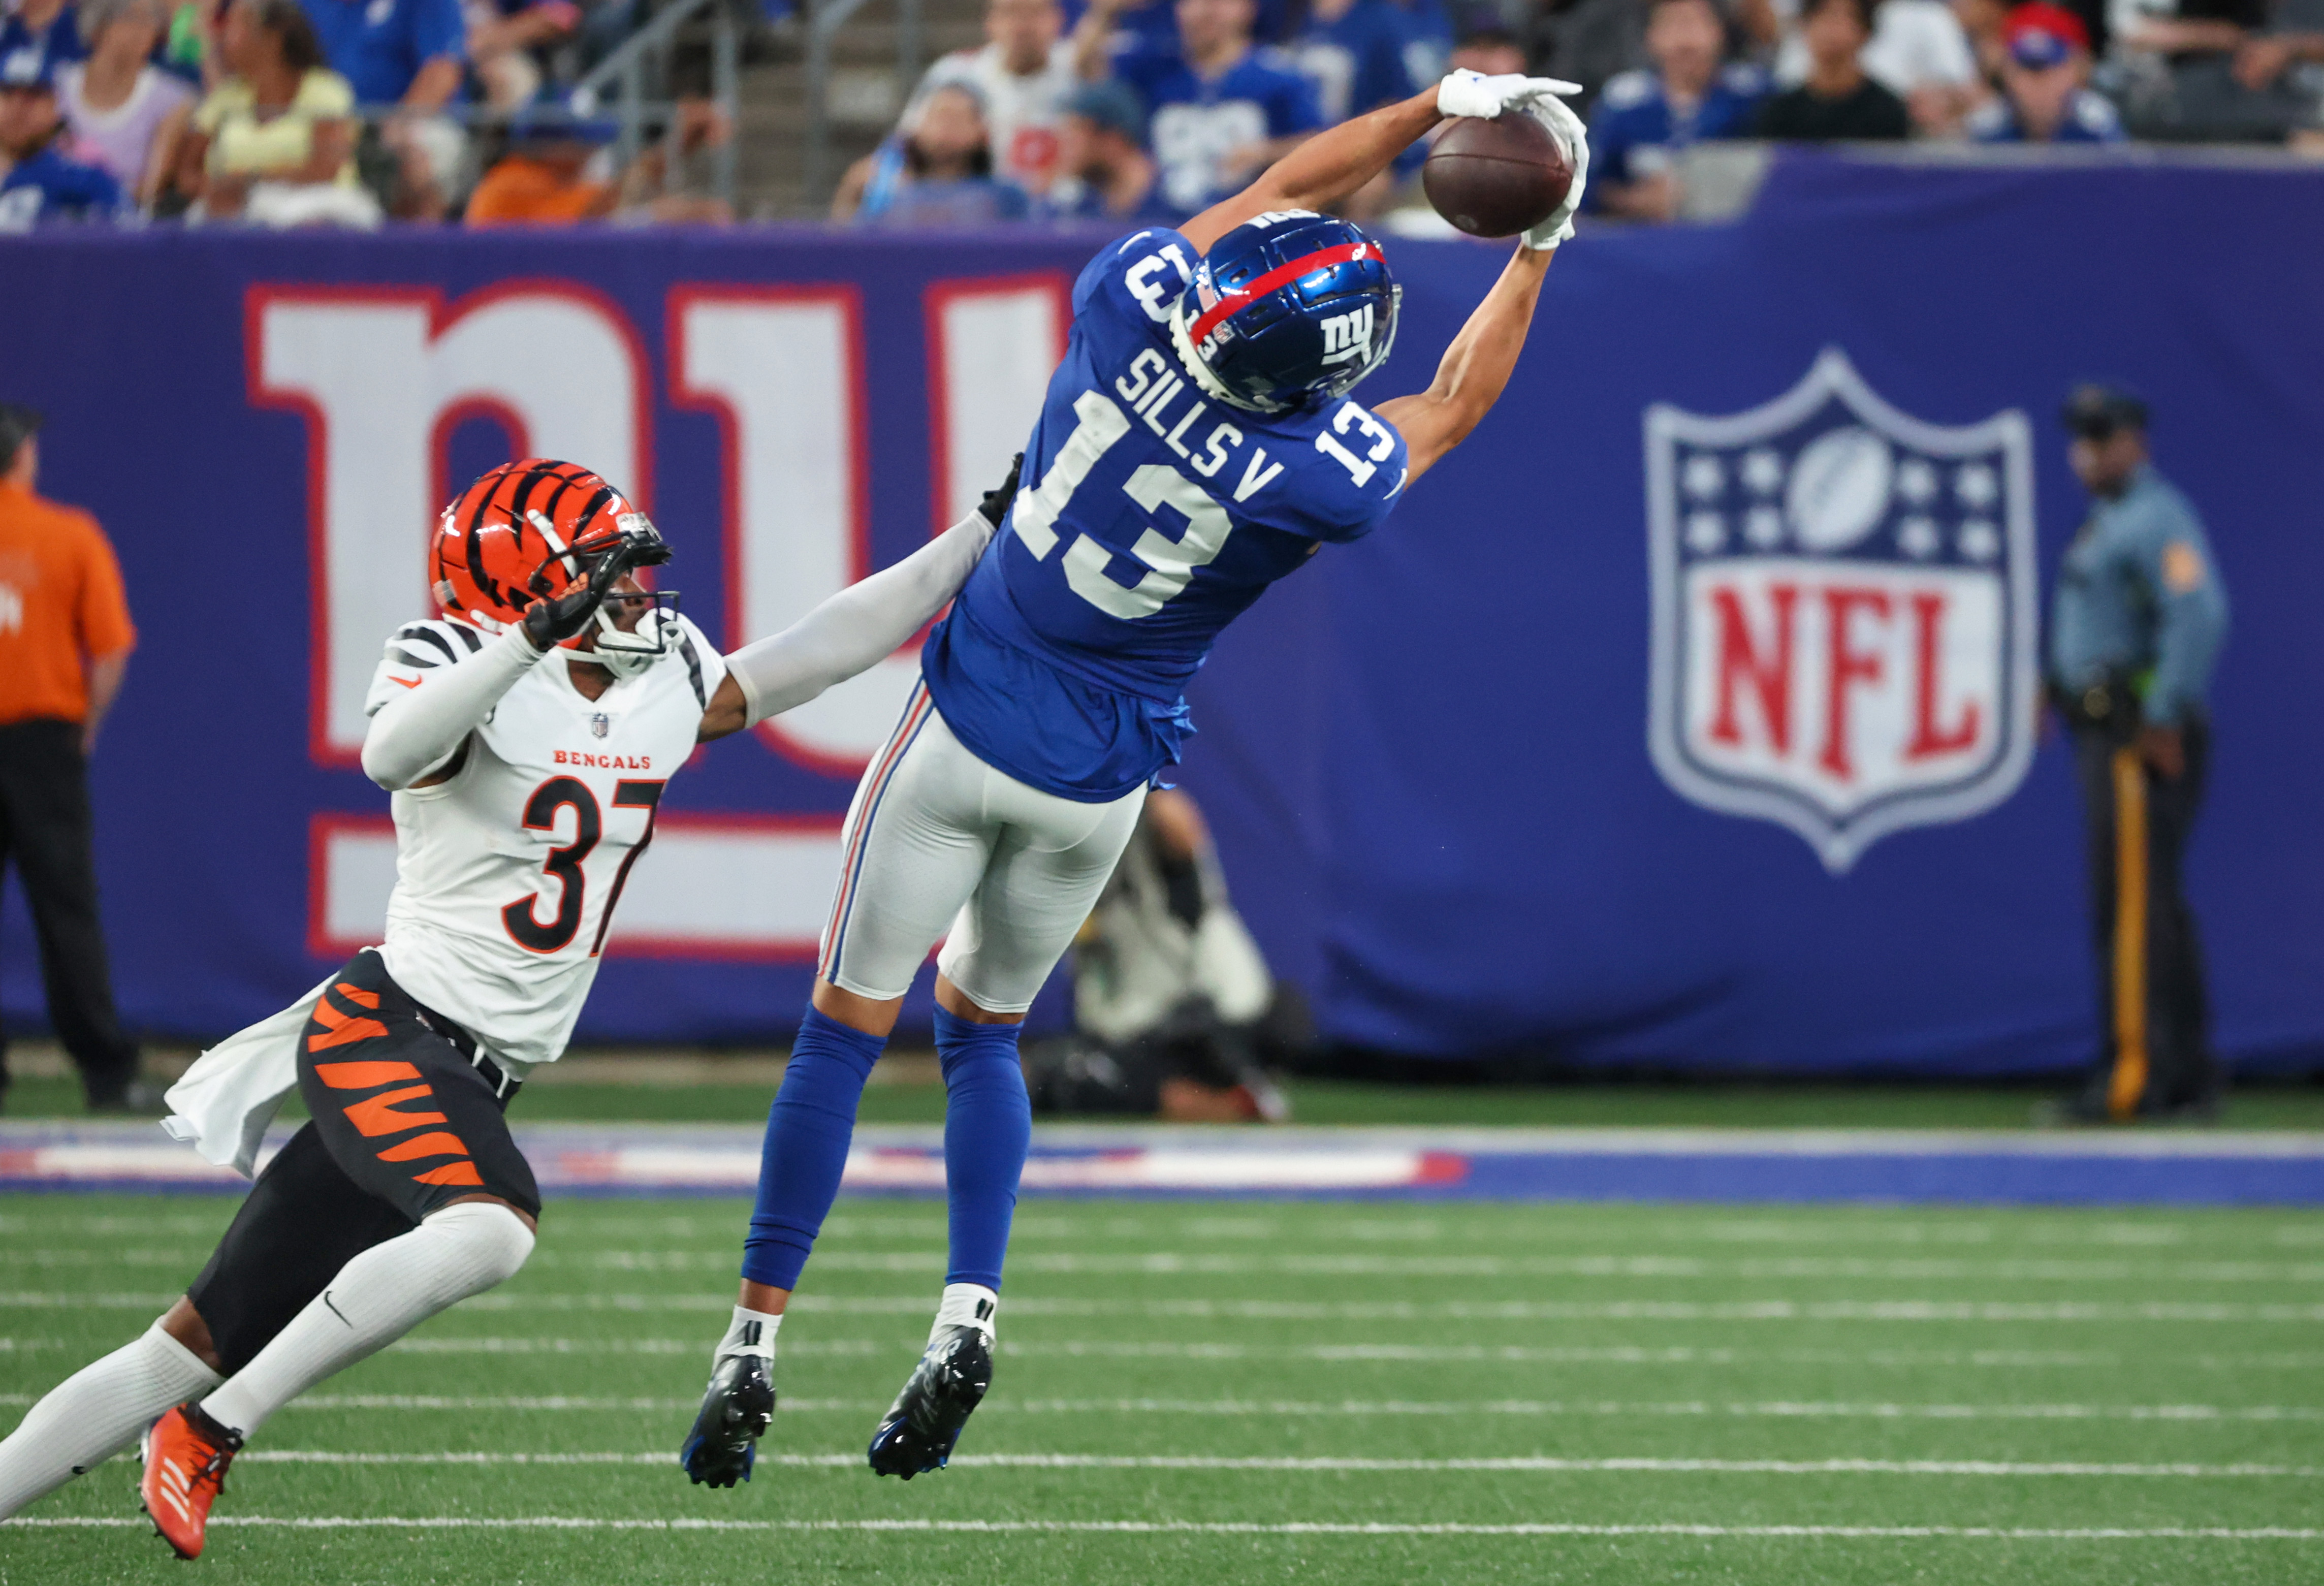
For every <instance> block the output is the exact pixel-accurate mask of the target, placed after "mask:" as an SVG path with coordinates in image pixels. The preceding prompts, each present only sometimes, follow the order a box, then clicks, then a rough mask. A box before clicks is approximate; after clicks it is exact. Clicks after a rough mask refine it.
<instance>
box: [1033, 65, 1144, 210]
mask: <svg viewBox="0 0 2324 1586" xmlns="http://www.w3.org/2000/svg"><path fill="white" fill-rule="evenodd" d="M1158 174H1159V173H1158V172H1157V171H1156V170H1155V167H1154V161H1152V160H1150V159H1148V157H1147V153H1146V115H1145V112H1144V111H1143V110H1142V109H1141V108H1140V107H1139V103H1138V96H1137V95H1136V94H1135V93H1133V92H1131V91H1130V88H1129V87H1128V86H1127V85H1126V84H1123V83H1115V82H1104V83H1084V84H1083V85H1082V86H1081V87H1080V88H1076V89H1075V90H1074V94H1073V97H1071V98H1069V99H1067V100H1066V101H1065V136H1064V137H1063V139H1062V140H1060V143H1059V145H1058V152H1057V179H1056V181H1054V182H1052V183H1050V184H1049V191H1048V193H1047V197H1046V198H1044V199H1043V201H1042V205H1041V213H1042V214H1043V215H1044V216H1045V217H1048V218H1050V219H1055V220H1093V221H1094V220H1102V221H1105V222H1107V223H1108V224H1110V225H1112V226H1139V225H1147V224H1152V223H1157V222H1158V223H1161V224H1164V225H1167V224H1168V222H1169V220H1170V218H1171V214H1170V211H1169V210H1168V209H1167V207H1164V205H1163V203H1162V200H1161V198H1160V195H1158V194H1157V192H1156V191H1155V184H1156V178H1157V175H1158Z"/></svg>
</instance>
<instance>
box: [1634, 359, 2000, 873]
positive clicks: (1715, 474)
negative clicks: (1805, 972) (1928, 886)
mask: <svg viewBox="0 0 2324 1586" xmlns="http://www.w3.org/2000/svg"><path fill="white" fill-rule="evenodd" d="M1646 502H1647V513H1648V518H1649V524H1648V527H1649V532H1650V535H1651V539H1652V543H1653V561H1654V661H1653V678H1652V692H1651V698H1652V705H1651V713H1652V719H1651V722H1650V724H1649V729H1648V739H1649V742H1650V745H1651V748H1652V751H1653V754H1654V759H1655V768H1656V769H1657V770H1660V771H1661V772H1662V775H1663V779H1664V780H1665V781H1666V782H1668V783H1669V784H1670V785H1671V787H1672V788H1674V789H1676V790H1677V791H1678V792H1679V793H1680V794H1681V795H1682V796H1683V797H1684V798H1690V799H1692V800H1693V801H1694V802H1695V803H1697V804H1700V805H1702V806H1704V807H1707V808H1711V809H1716V810H1720V811H1722V812H1724V813H1727V814H1729V815H1742V816H1757V817H1758V818H1760V819H1762V820H1772V821H1778V822H1781V823H1782V824H1783V825H1787V826H1789V827H1790V828H1791V829H1792V830H1794V832H1797V833H1798V834H1800V835H1801V836H1802V837H1804V838H1805V839H1807V842H1808V844H1809V845H1810V846H1812V848H1814V849H1815V851H1816V853H1817V854H1818V855H1819V856H1820V857H1821V859H1822V861H1823V862H1824V864H1825V866H1826V868H1828V869H1829V870H1831V871H1832V872H1833V873H1834V874H1838V873H1840V872H1841V871H1846V870H1847V869H1848V868H1849V866H1850V865H1852V864H1854V863H1855V862H1856V861H1857V859H1858V856H1859V855H1861V854H1862V853H1863V852H1864V851H1865V849H1867V848H1868V847H1869V846H1871V844H1873V843H1874V842H1875V841H1877V839H1879V838H1881V837H1883V836H1886V834H1889V833H1890V832H1894V831H1898V830H1900V829H1902V828H1904V827H1905V826H1914V825H1935V824H1937V823H1940V822H1944V821H1956V820H1960V819H1963V818H1965V817H1967V816H1972V815H1976V814H1978V813H1980V812H1981V811H1984V810H1987V809H1990V808H1991V807H1993V806H1995V805H1997V804H1998V803H2000V802H2001V801H2002V800H2003V799H2005V798H2008V797H2009V795H2010V794H2011V793H2013V792H2014V791H2015V790H2016V788H2017V785H2018V783H2019V782H2021V781H2023V780H2024V777H2025V770H2026V766H2027V764H2028V762H2029V761H2031V759H2032V757H2033V709H2032V705H2031V701H2032V698H2033V689H2034V687H2035V657H2034V643H2035V639H2034V598H2035V582H2034V571H2033V459H2032V441H2031V434H2030V430H2029V429H2028V427H2027V424H2026V420H2025V415H2024V413H2023V412H2020V411H2017V410H2011V411H2008V412H2004V413H1997V414H1995V415H1994V416H1993V417H1992V418H1990V419H1987V420H1985V421H1984V422H1983V423H1981V424H1972V425H1968V426H1965V427H1963V428H1960V429H1953V428H1948V427H1946V426H1942V425H1937V424H1928V423H1923V421H1922V420H1918V419H1915V418H1913V417H1912V416H1910V415H1909V414H1906V413H1903V412H1899V411H1898V410H1896V409H1895V408H1893V407H1891V406H1889V405H1888V403H1886V401H1882V400H1881V399H1880V398H1879V397H1878V396H1877V395H1876V394H1874V392H1873V391H1872V389H1871V387H1869V386H1867V385H1866V384H1865V383H1864V381H1863V378H1862V377H1861V376H1860V375H1858V373H1856V370H1855V368H1854V367H1853V366H1852V365H1851V364H1849V361H1848V356H1847V355H1846V354H1844V353H1842V352H1840V350H1839V349H1838V348H1831V349H1827V350H1826V351H1825V353H1824V354H1823V355H1822V356H1821V357H1820V358H1818V359H1817V360H1816V363H1815V366H1814V367H1813V368H1812V369H1810V370H1809V371H1808V373H1807V378H1805V379H1804V380H1803V381H1801V382H1800V383H1799V384H1798V385H1797V386H1795V387H1794V388H1793V389H1792V390H1791V391H1790V392H1786V393H1784V395H1782V396H1780V397H1777V398H1776V399H1775V401H1771V402H1768V403H1766V405H1765V406H1763V407H1758V408H1754V409H1753V410H1750V411H1749V412H1747V413H1737V414H1734V415H1732V416H1730V417H1726V418H1706V417H1704V416H1702V415H1701V414H1698V413H1687V412H1682V411H1680V410H1678V409H1676V408H1671V407H1665V406H1660V405H1657V406H1655V407H1653V408H1650V409H1648V410H1646Z"/></svg>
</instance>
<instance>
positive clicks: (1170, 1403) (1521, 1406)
mask: <svg viewBox="0 0 2324 1586" xmlns="http://www.w3.org/2000/svg"><path fill="white" fill-rule="evenodd" d="M34 1397H35V1396H33V1395H32V1394H23V1393H12V1394H0V1404H8V1405H29V1404H31V1403H32V1402H33V1399H34ZM699 1404H700V1401H699V1399H697V1398H674V1397H652V1396H638V1397H609V1396H602V1395H589V1394H401V1393H377V1394H363V1393H321V1394H309V1395H308V1396H306V1397H303V1398H299V1399H294V1400H292V1401H291V1404H289V1405H288V1406H284V1410H283V1412H282V1413H284V1414H288V1413H289V1412H291V1411H292V1410H306V1411H318V1410H464V1411H482V1410H531V1411H554V1412H571V1413H576V1414H588V1415H594V1414H598V1413H601V1412H604V1411H608V1410H646V1411H665V1410H667V1411H673V1412H674V1411H679V1410H691V1409H695V1408H697V1407H698V1406H699ZM781 1407H782V1408H783V1409H784V1410H785V1411H786V1412H788V1413H790V1414H793V1415H808V1414H816V1413H830V1414H844V1415H857V1414H876V1413H878V1412H879V1411H880V1410H881V1409H883V1408H884V1407H885V1405H884V1403H883V1402H882V1401H880V1400H875V1399H868V1398H867V1399H852V1398H785V1399H784V1400H783V1401H782V1405H781ZM979 1414H980V1415H982V1416H984V1417H987V1418H991V1417H994V1416H999V1415H1012V1414H1015V1415H1117V1416H1148V1415H1201V1416H1212V1415H1216V1416H1226V1417H1238V1416H1253V1417H1283V1416H1302V1417H1309V1416H1349V1417H1365V1416H1378V1417H1385V1418H1400V1417H1406V1416H1439V1415H1443V1416H1511V1417H1523V1418H1538V1419H1548V1418H1562V1417H1570V1416H1588V1417H1593V1418H1611V1419H1621V1418H1638V1417H1655V1418H1661V1417H1668V1416H1686V1417H1696V1416H1702V1417H1731V1418H1747V1417H1748V1418H1754V1419H1759V1418H1767V1419H1780V1420H1877V1421H1916V1420H1931V1421H2138V1422H2189V1423H2201V1424H2224V1423H2234V1422H2244V1421H2251V1422H2266V1423H2273V1422H2316V1421H2324V1406H2314V1405H2183V1404H2182V1405H2169V1404H2165V1405H2120V1404H1997V1405H1971V1404H1877V1403H1860V1404H1849V1403H1837V1402H1818V1401H1814V1400H1768V1401H1761V1402H1757V1403H1740V1402H1738V1403H1728V1404H1720V1403H1716V1402H1712V1401H1709V1400H1674V1401H1666V1402H1650V1401H1640V1402H1621V1401H1613V1400H1605V1401H1597V1402H1589V1401H1578V1400H1576V1401H1567V1400H1558V1399H1455V1400H1434V1401H1431V1400H1417V1399H1342V1400H1336V1401H1334V1400H1326V1399H1257V1398H1251V1399H1240V1398H1221V1399H1201V1398H1052V1399H1039V1398H1012V1397H995V1398H991V1399H988V1400H986V1401H985V1404H984V1406H983V1407H982V1410H981V1411H980V1412H979Z"/></svg>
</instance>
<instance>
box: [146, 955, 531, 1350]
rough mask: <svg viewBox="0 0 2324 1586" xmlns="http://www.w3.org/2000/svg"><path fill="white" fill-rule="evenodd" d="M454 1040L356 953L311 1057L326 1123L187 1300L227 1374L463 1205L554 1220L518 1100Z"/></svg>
mask: <svg viewBox="0 0 2324 1586" xmlns="http://www.w3.org/2000/svg"><path fill="white" fill-rule="evenodd" d="M431 1018H434V1019H435V1022H434V1023H433V1024H432V1025H431V1023H430V1022H429V1020H430V1019H431ZM450 1028H451V1027H449V1026H447V1025H445V1023H444V1021H443V1020H442V1019H440V1018H435V1016H431V1015H429V1014H428V1013H427V1011H426V1010H423V1009H422V1008H421V1007H420V1004H419V1003H417V1002H415V1001H414V1000H412V999H411V997H410V995H409V994H408V993H407V992H406V991H404V990H403V988H402V987H401V986H399V985H397V984H396V983H395V982H394V981H393V980H392V979H391V978H389V976H388V973H387V970H386V967H385V965H383V964H381V962H380V960H379V955H378V954H375V953H370V952H365V953H360V954H356V955H355V958H354V960H352V961H351V962H350V963H349V964H347V966H346V969H345V970H343V971H342V972H341V973H339V975H338V976H337V978H336V979H335V980H334V981H333V982H332V983H331V985H330V988H329V989H328V990H327V991H325V992H324V993H323V995H322V997H321V998H320V999H319V1000H318V1001H317V1002H316V1004H315V1007H314V1010H313V1011H312V1012H311V1013H310V1014H309V1016H308V1020H307V1028H306V1029H305V1030H304V1031H303V1032H302V1033H301V1035H300V1055H299V1093H300V1097H301V1099H302V1100H304V1101H305V1102H306V1104H307V1111H308V1112H309V1114H310V1115H311V1117H312V1120H313V1121H311V1122H309V1124H307V1126H306V1127H304V1128H303V1129H301V1130H299V1132H298V1133H297V1134H295V1135H293V1136H292V1137H291V1141H290V1143H289V1144H288V1145H287V1146H285V1147H284V1148H282V1150H281V1152H280V1153H278V1154H277V1155H276V1157H274V1159H273V1160H272V1162H270V1163H269V1164H268V1165H267V1167H266V1170H265V1171H264V1172H263V1173H262V1174H260V1175H259V1176H258V1182H257V1183H256V1184H255V1185H253V1186H252V1188H251V1192H250V1195H249V1198H248V1199H246V1200H244V1202H243V1204H242V1209H241V1210H240V1211H239V1212H238V1213H235V1220H234V1223H233V1225H232V1226H231V1227H229V1228H228V1229H227V1230H226V1237H225V1238H224V1239H222V1240H219V1241H218V1248H217V1252H216V1253H215V1254H214V1255H212V1256H211V1258H210V1262H209V1265H208V1267H207V1268H204V1269H203V1271H202V1275H201V1277H198V1278H197V1279H196V1280H195V1282H194V1284H193V1286H191V1287H190V1288H189V1289H188V1290H187V1294H188V1296H189V1298H191V1299H192V1301H193V1303H194V1308H195V1309H196V1310H197V1311H199V1312H200V1313H201V1315H202V1319H203V1320H204V1321H205V1322H207V1323H208V1324H209V1329H210V1336H211V1339H212V1341H213V1342H214V1343H215V1344H216V1345H217V1351H218V1353H219V1354H220V1355H221V1356H222V1357H223V1358H224V1360H225V1362H226V1371H227V1372H228V1374H232V1373H233V1372H235V1371H236V1370H238V1369H241V1367H242V1366H243V1365H244V1364H245V1363H247V1362H248V1361H249V1360H250V1359H251V1358H252V1357H253V1356H254V1355H256V1354H257V1352H258V1351H260V1350H262V1349H263V1348H264V1347H265V1346H266V1343H267V1342H268V1341H269V1340H270V1339H272V1337H273V1336H274V1335H275V1334H276V1333H277V1332H281V1330H282V1328H283V1327H284V1326H285V1325H286V1324H288V1323H289V1322H290V1321H291V1318H292V1317H293V1316H296V1315H297V1314H299V1313H300V1311H301V1310H302V1309H304V1308H305V1307H306V1305H307V1304H308V1303H309V1301H311V1300H312V1299H313V1298H314V1297H315V1296H317V1295H318V1294H320V1293H322V1292H323V1289H324V1286H326V1285H327V1284H328V1283H329V1282H330V1281H331V1279H332V1277H334V1276H335V1275H337V1272H338V1270H339V1268H342V1267H344V1266H346V1263H347V1262H348V1261H349V1260H351V1259H354V1258H355V1256H357V1255H359V1254H361V1253H362V1252H363V1251H364V1250H366V1249H370V1248H371V1247H372V1246H374V1245H376V1244H380V1243H383V1242H384V1241H385V1240H391V1239H393V1238H395V1237H396V1236H397V1235H399V1234H402V1233H406V1232H409V1231H410V1230H411V1229H412V1228H413V1227H415V1226H416V1225H417V1224H418V1223H419V1222H420V1220H421V1219H422V1218H424V1217H426V1216H427V1215H428V1214H429V1213H431V1212H435V1211H438V1210H439V1209H441V1208H442V1207H443V1206H445V1205H447V1204H448V1203H450V1202H453V1201H456V1200H458V1199H459V1198H461V1197H462V1196H464V1195H477V1194H488V1195H497V1196H499V1197H500V1198H501V1199H502V1200H504V1201H506V1202H508V1203H510V1204H511V1205H513V1206H515V1207H517V1208H518V1209H519V1210H520V1211H522V1212H524V1213H528V1214H529V1215H531V1216H534V1217H538V1216H539V1214H540V1191H539V1187H538V1185H536V1184H535V1183H534V1180H533V1176H532V1168H531V1166H530V1164H529V1163H527V1162H526V1161H525V1159H524V1156H523V1153H521V1151H519V1150H518V1149H517V1146H516V1141H515V1140H514V1139H512V1138H511V1136H510V1134H509V1131H508V1123H507V1120H506V1119H505V1118H504V1117H503V1107H504V1106H505V1104H506V1102H507V1099H508V1094H509V1093H512V1092H513V1089H514V1087H513V1086H510V1085H505V1084H502V1083H496V1080H497V1073H496V1071H487V1070H484V1069H481V1068H479V1067H477V1066H476V1065H475V1064H474V1063H473V1062H472V1061H471V1059H470V1058H469V1057H468V1056H466V1055H464V1054H463V1053H462V1051H461V1050H460V1049H459V1048H458V1047H456V1046H455V1045H454V1044H453V1040H452V1038H450V1037H449V1036H448V1035H447V1033H445V1032H446V1031H447V1030H449V1029H450ZM462 1038H463V1039H465V1036H463V1037H462Z"/></svg>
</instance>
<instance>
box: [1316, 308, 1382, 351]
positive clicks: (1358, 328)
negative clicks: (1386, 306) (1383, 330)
mask: <svg viewBox="0 0 2324 1586" xmlns="http://www.w3.org/2000/svg"><path fill="white" fill-rule="evenodd" d="M1371 345H1372V306H1371V305H1370V304H1369V303H1366V304H1364V305H1363V306H1362V307H1361V308H1360V309H1357V310H1356V311H1355V312H1354V313H1352V314H1334V315H1333V316H1332V318H1329V319H1326V320H1324V321H1323V362H1325V363H1326V364H1344V363H1346V362H1347V361H1348V360H1349V359H1350V358H1360V357H1362V356H1363V355H1364V354H1365V353H1366V352H1368V351H1369V350H1370V347H1371Z"/></svg>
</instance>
